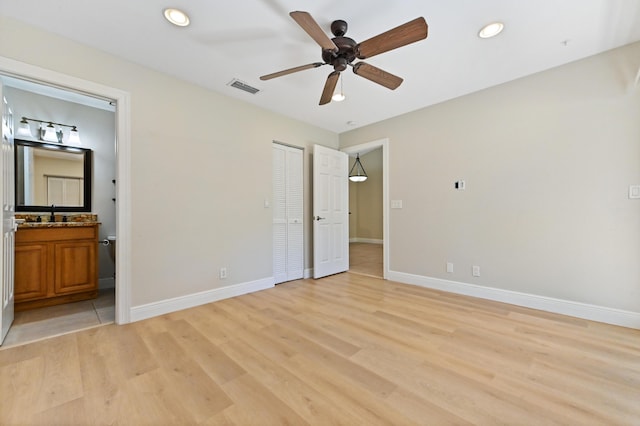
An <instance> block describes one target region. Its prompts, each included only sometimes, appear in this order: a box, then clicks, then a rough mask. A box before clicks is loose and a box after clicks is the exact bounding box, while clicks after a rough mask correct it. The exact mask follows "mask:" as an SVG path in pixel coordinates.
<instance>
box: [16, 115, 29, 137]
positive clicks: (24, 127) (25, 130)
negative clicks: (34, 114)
mask: <svg viewBox="0 0 640 426" xmlns="http://www.w3.org/2000/svg"><path fill="white" fill-rule="evenodd" d="M16 136H21V137H23V138H33V133H31V126H30V125H29V122H28V121H27V119H26V118H24V117H22V120H20V125H19V126H18V131H17V132H16Z"/></svg>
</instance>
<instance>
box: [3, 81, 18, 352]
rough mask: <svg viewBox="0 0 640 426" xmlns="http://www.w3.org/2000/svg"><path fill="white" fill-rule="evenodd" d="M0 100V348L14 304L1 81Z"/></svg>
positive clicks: (8, 133) (9, 142)
mask: <svg viewBox="0 0 640 426" xmlns="http://www.w3.org/2000/svg"><path fill="white" fill-rule="evenodd" d="M0 100H1V101H2V106H1V108H2V135H1V137H2V154H1V156H2V162H1V163H0V164H1V165H2V170H1V171H0V179H1V180H2V182H1V183H0V188H1V190H2V208H1V209H0V216H1V217H0V220H2V244H1V245H0V250H1V251H2V253H1V254H0V257H1V258H2V262H0V268H1V271H0V295H1V296H2V300H0V304H1V305H0V310H1V312H0V344H2V342H3V341H4V338H5V337H6V335H7V333H8V332H9V327H11V323H12V322H13V313H14V312H13V302H14V282H13V278H14V247H15V233H16V228H17V225H16V221H15V197H14V191H15V187H14V179H15V177H14V174H13V170H14V155H15V154H14V146H13V114H12V111H11V107H10V105H9V103H8V102H7V99H6V97H5V95H4V90H3V85H2V79H0Z"/></svg>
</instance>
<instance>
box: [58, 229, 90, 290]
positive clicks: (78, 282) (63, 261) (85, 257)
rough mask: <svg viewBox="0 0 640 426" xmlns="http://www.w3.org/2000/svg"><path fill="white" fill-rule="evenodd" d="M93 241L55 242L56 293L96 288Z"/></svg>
mask: <svg viewBox="0 0 640 426" xmlns="http://www.w3.org/2000/svg"><path fill="white" fill-rule="evenodd" d="M96 246H97V244H96V242H95V241H72V242H68V243H55V250H54V253H55V268H54V269H55V278H54V288H55V292H56V294H57V295H61V294H67V293H73V292H77V291H83V290H92V289H96V288H97V284H98V270H97V265H96V261H95V259H96V250H97V247H96Z"/></svg>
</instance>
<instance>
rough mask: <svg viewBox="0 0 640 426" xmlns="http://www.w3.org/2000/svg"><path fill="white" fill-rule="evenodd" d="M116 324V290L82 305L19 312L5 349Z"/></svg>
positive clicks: (3, 345)
mask: <svg viewBox="0 0 640 426" xmlns="http://www.w3.org/2000/svg"><path fill="white" fill-rule="evenodd" d="M113 322H115V289H113V288H111V289H104V290H100V293H99V294H98V297H97V298H96V299H92V300H84V301H82V302H74V303H67V304H64V305H57V306H48V307H46V308H38V309H30V310H28V311H21V312H16V313H15V317H14V320H13V324H12V325H11V328H10V329H9V333H8V334H7V337H6V338H5V340H4V343H3V344H2V348H8V347H11V346H17V345H23V344H25V343H29V342H34V341H37V340H42V339H46V338H48V337H53V336H59V335H62V334H67V333H72V332H74V331H79V330H84V329H87V328H92V327H97V326H100V325H104V324H111V323H113Z"/></svg>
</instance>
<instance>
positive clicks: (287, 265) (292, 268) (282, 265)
mask: <svg viewBox="0 0 640 426" xmlns="http://www.w3.org/2000/svg"><path fill="white" fill-rule="evenodd" d="M302 162H303V150H301V149H298V148H292V147H288V146H284V145H280V144H277V143H274V144H273V203H272V206H273V276H274V278H275V282H276V284H277V283H281V282H285V281H290V280H296V279H299V278H302V277H303V275H304V234H303V230H304V228H303V221H302V218H303V174H302Z"/></svg>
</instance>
